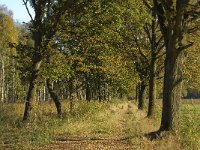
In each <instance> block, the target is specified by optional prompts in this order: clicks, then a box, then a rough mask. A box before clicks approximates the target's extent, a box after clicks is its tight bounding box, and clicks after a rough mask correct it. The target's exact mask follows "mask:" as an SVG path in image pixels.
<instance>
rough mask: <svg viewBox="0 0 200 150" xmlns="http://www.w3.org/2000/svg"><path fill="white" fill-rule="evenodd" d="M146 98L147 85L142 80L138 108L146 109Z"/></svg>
mask: <svg viewBox="0 0 200 150" xmlns="http://www.w3.org/2000/svg"><path fill="white" fill-rule="evenodd" d="M145 99H146V85H145V84H144V82H143V81H142V82H141V84H140V90H139V99H138V109H140V110H142V109H144V101H145Z"/></svg>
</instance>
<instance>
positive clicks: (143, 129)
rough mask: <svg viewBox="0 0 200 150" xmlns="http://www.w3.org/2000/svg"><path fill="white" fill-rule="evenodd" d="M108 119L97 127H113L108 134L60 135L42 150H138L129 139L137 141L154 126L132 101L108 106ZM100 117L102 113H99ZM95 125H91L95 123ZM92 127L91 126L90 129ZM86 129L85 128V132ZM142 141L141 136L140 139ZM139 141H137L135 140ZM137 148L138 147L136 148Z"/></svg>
mask: <svg viewBox="0 0 200 150" xmlns="http://www.w3.org/2000/svg"><path fill="white" fill-rule="evenodd" d="M103 113H104V114H108V115H109V116H108V117H107V118H106V119H107V120H104V122H103V123H102V124H101V125H102V126H101V128H104V124H105V126H108V125H109V126H110V127H112V128H116V129H115V130H114V131H113V132H111V133H104V132H103V133H100V134H99V133H95V134H91V135H85V136H83V135H82V134H80V135H79V134H76V135H67V134H62V135H58V136H56V138H55V140H54V141H53V142H52V143H51V144H50V145H49V146H48V147H46V148H43V149H46V150H47V149H48V150H49V149H52V150H131V149H138V147H140V145H139V146H138V145H135V143H134V145H133V143H131V142H130V140H131V139H132V138H135V137H136V138H137V136H138V137H139V138H141V136H144V133H147V132H150V131H153V130H154V129H155V127H154V125H152V126H151V125H150V124H151V122H149V121H150V120H149V119H147V118H146V113H145V112H144V111H141V110H138V109H137V106H136V104H135V103H134V102H133V101H122V102H120V103H118V104H112V105H111V106H110V108H109V109H108V110H107V112H103ZM100 115H102V112H101V114H100ZM95 123H96V122H94V124H95ZM91 127H92V126H91ZM88 130H89V129H88ZM142 138H144V137H142ZM138 140H139V139H138ZM139 149H140V148H139Z"/></svg>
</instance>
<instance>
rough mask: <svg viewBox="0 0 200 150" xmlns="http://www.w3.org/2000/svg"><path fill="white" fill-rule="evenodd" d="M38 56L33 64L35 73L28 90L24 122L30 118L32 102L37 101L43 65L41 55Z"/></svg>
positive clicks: (33, 72) (32, 75)
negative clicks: (37, 88) (38, 83)
mask: <svg viewBox="0 0 200 150" xmlns="http://www.w3.org/2000/svg"><path fill="white" fill-rule="evenodd" d="M37 56H38V57H35V58H37V59H36V60H35V61H34V62H33V71H32V74H31V78H30V82H29V89H28V94H27V98H26V103H25V110H24V117H23V121H27V120H28V119H29V118H30V111H31V109H32V102H33V101H34V100H35V96H36V85H37V79H38V73H39V69H40V66H41V63H42V60H41V57H40V55H37Z"/></svg>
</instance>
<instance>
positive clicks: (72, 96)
mask: <svg viewBox="0 0 200 150" xmlns="http://www.w3.org/2000/svg"><path fill="white" fill-rule="evenodd" d="M69 90H70V98H69V100H70V102H69V108H70V112H73V110H74V101H75V85H74V79H71V80H70V82H69Z"/></svg>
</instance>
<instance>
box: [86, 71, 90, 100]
mask: <svg viewBox="0 0 200 150" xmlns="http://www.w3.org/2000/svg"><path fill="white" fill-rule="evenodd" d="M85 95H86V101H88V102H90V101H91V88H90V82H89V78H88V77H87V75H86V87H85Z"/></svg>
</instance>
